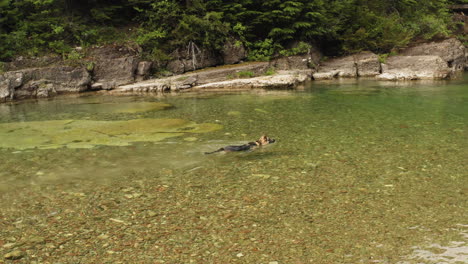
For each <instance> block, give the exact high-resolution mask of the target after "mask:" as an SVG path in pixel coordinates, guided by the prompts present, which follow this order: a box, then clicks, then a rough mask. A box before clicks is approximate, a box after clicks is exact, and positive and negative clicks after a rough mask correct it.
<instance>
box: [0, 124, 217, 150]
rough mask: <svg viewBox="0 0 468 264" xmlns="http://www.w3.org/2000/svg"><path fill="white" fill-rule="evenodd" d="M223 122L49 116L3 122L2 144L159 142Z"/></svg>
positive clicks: (86, 145) (27, 146) (47, 145)
mask: <svg viewBox="0 0 468 264" xmlns="http://www.w3.org/2000/svg"><path fill="white" fill-rule="evenodd" d="M221 127H222V126H221V125H218V124H210V123H202V124H197V123H195V122H191V121H188V120H184V119H169V118H168V119H165V118H164V119H134V120H127V121H93V120H50V121H32V122H17V123H4V124H0V138H2V141H0V148H14V149H32V148H38V149H55V148H61V147H67V148H93V147H95V146H98V145H106V146H128V145H130V144H132V143H134V142H145V141H148V142H156V141H161V140H164V139H167V138H170V137H176V136H181V135H185V134H190V133H206V132H210V131H215V130H218V129H221Z"/></svg>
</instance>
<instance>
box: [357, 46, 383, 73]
mask: <svg viewBox="0 0 468 264" xmlns="http://www.w3.org/2000/svg"><path fill="white" fill-rule="evenodd" d="M353 56H354V62H355V63H356V68H357V74H358V76H359V77H374V76H377V75H379V74H380V71H381V68H380V61H379V56H377V55H376V54H374V53H372V52H369V51H363V52H361V53H358V54H355V55H353Z"/></svg>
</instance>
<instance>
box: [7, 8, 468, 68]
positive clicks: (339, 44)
mask: <svg viewBox="0 0 468 264" xmlns="http://www.w3.org/2000/svg"><path fill="white" fill-rule="evenodd" d="M465 3H467V1H466V0H456V1H450V0H427V1H415V0H395V1H383V0H376V1H369V0H345V1H342V0H339V1H338V0H332V1H323V0H314V1H306V0H295V1H276V0H268V1H253V0H234V1H219V0H185V1H175V0H168V1H151V0H116V1H112V3H109V2H108V1H103V0H87V1H77V0H65V1H59V0H23V1H19V0H16V1H15V0H1V1H0V61H9V60H11V59H13V58H14V57H16V56H20V55H24V56H40V55H43V54H47V53H57V54H61V55H62V56H63V57H64V58H71V59H73V58H74V57H76V56H79V55H80V54H77V53H76V52H74V49H73V48H74V47H76V46H80V47H84V48H86V47H89V46H92V45H103V44H110V43H119V44H127V45H130V46H135V47H136V48H137V49H139V51H142V53H143V56H145V57H147V58H149V59H151V60H154V61H167V60H170V59H171V58H170V54H171V53H172V52H173V51H174V50H177V49H179V48H181V49H187V48H188V47H192V49H207V50H212V51H215V52H220V51H221V49H222V47H223V45H224V43H226V41H227V40H229V39H231V40H233V41H234V43H237V44H239V45H241V44H243V45H244V46H245V47H246V48H247V50H248V59H249V60H268V59H269V58H271V57H272V56H275V55H286V56H288V55H294V54H297V53H301V52H304V50H307V49H308V48H310V45H314V46H319V47H320V49H322V50H323V52H324V53H325V55H327V56H333V55H344V54H350V53H354V52H358V51H362V50H370V51H373V52H375V53H380V54H382V53H390V52H392V51H394V50H395V49H398V48H401V47H404V46H406V45H407V44H408V43H410V42H411V41H418V40H431V39H437V38H446V37H448V36H450V35H453V31H452V29H454V28H455V27H456V23H454V22H453V21H452V19H451V14H450V13H449V10H448V6H449V5H451V4H465ZM462 41H463V40H462Z"/></svg>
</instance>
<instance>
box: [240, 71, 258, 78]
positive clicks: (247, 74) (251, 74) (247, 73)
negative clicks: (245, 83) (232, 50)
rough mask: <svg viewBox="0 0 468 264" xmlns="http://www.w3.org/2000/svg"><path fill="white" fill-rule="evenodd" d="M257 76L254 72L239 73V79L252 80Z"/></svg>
mask: <svg viewBox="0 0 468 264" xmlns="http://www.w3.org/2000/svg"><path fill="white" fill-rule="evenodd" d="M254 76H255V73H254V72H253V71H240V72H238V73H237V77H239V78H252V77H254Z"/></svg>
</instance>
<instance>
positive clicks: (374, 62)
mask: <svg viewBox="0 0 468 264" xmlns="http://www.w3.org/2000/svg"><path fill="white" fill-rule="evenodd" d="M379 74H380V62H379V57H378V56H377V55H376V54H374V53H372V52H369V51H364V52H361V53H357V54H354V55H350V56H346V57H341V58H334V59H331V60H327V61H325V62H323V63H322V65H320V67H319V69H318V72H317V73H314V74H313V78H314V79H315V80H328V79H333V78H336V77H342V78H355V77H372V76H376V75H379Z"/></svg>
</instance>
